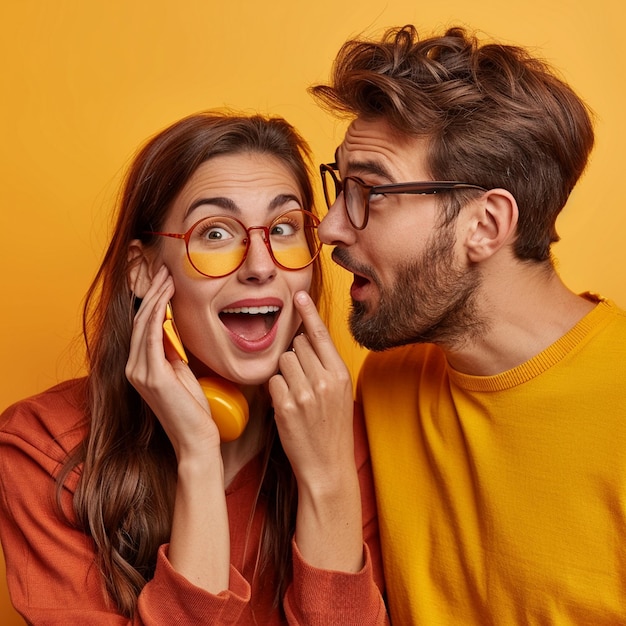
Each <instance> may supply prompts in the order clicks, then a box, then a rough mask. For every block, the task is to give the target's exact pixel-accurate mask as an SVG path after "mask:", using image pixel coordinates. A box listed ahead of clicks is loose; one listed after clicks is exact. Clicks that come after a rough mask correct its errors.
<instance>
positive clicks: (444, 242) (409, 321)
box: [333, 226, 484, 351]
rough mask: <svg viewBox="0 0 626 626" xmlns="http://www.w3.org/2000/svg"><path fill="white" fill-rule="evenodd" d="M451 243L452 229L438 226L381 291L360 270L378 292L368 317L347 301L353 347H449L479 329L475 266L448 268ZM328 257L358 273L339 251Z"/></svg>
mask: <svg viewBox="0 0 626 626" xmlns="http://www.w3.org/2000/svg"><path fill="white" fill-rule="evenodd" d="M454 243H455V242H454V233H453V230H452V228H450V227H445V226H444V227H442V228H441V229H440V230H439V231H437V232H436V233H435V234H434V235H433V237H431V239H430V241H429V243H428V245H427V246H426V247H425V252H423V253H422V255H421V256H420V257H419V258H418V259H417V260H415V261H412V262H409V263H406V264H404V265H402V266H399V267H398V269H397V271H396V280H395V282H394V284H393V285H391V286H390V287H388V286H383V284H382V282H381V281H380V279H379V278H378V276H377V275H376V273H375V272H374V270H373V268H371V267H366V266H363V267H362V268H360V269H361V271H362V273H363V274H364V275H365V276H367V278H369V279H370V280H372V281H373V282H374V283H375V284H376V286H377V287H378V290H379V294H380V300H379V302H378V306H377V308H376V310H375V311H374V312H370V311H369V308H370V307H368V305H367V304H366V303H365V302H360V301H353V302H352V310H351V312H350V319H349V323H350V330H351V332H352V335H353V336H354V338H355V339H356V341H357V342H358V343H360V344H361V345H362V346H364V347H366V348H368V349H370V350H374V351H381V350H387V349H388V348H394V347H397V346H403V345H406V344H410V343H436V344H439V345H444V346H446V347H448V348H453V347H458V346H459V345H460V344H462V343H463V342H465V341H467V340H468V339H469V338H470V337H473V336H475V335H476V334H477V333H479V332H480V331H481V330H482V329H483V328H484V321H483V320H482V319H481V318H480V317H479V316H478V314H477V311H476V303H475V300H476V295H477V291H478V286H479V284H480V276H479V274H478V271H477V267H476V266H470V267H469V268H467V269H465V270H460V269H457V268H455V267H454ZM333 256H334V257H335V258H337V259H338V260H341V261H342V265H346V266H347V267H348V268H353V269H355V270H356V271H359V268H357V266H356V264H354V263H353V262H352V261H351V259H350V257H349V256H348V255H347V253H346V250H345V249H339V248H336V249H335V251H334V252H333Z"/></svg>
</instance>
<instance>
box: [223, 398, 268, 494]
mask: <svg viewBox="0 0 626 626" xmlns="http://www.w3.org/2000/svg"><path fill="white" fill-rule="evenodd" d="M242 391H243V393H244V395H245V396H246V400H247V401H248V407H249V410H250V417H249V420H248V425H247V426H246V429H245V430H244V431H243V433H242V434H241V436H240V437H239V438H237V439H235V440H234V441H229V442H226V443H222V459H223V462H224V484H225V486H226V487H228V485H229V484H230V483H231V482H232V480H233V479H234V478H235V476H236V475H237V474H238V473H239V471H240V470H241V468H242V467H244V465H246V463H248V461H250V459H252V458H253V457H254V456H255V455H256V454H258V452H259V451H260V450H261V448H262V447H263V445H264V444H265V437H264V435H265V431H266V426H265V424H266V418H267V411H268V409H269V408H270V397H269V394H268V391H267V389H266V387H264V386H254V387H245V388H243V389H242Z"/></svg>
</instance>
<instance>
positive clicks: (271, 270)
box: [237, 228, 277, 282]
mask: <svg viewBox="0 0 626 626" xmlns="http://www.w3.org/2000/svg"><path fill="white" fill-rule="evenodd" d="M266 237H267V234H266V233H265V232H264V230H263V228H251V229H250V230H249V231H248V238H249V243H248V252H247V254H246V258H245V260H244V262H243V264H242V265H241V267H240V268H239V270H238V272H237V273H238V276H239V279H240V280H244V281H256V282H266V281H267V280H271V279H272V278H273V277H274V276H276V271H277V266H276V264H275V263H274V259H273V258H272V255H271V254H270V250H269V244H268V243H266Z"/></svg>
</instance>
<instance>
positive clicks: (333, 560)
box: [0, 114, 386, 625]
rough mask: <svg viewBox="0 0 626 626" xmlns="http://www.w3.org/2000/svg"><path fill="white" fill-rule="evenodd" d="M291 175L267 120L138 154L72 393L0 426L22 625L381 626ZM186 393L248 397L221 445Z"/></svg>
mask: <svg viewBox="0 0 626 626" xmlns="http://www.w3.org/2000/svg"><path fill="white" fill-rule="evenodd" d="M306 159H308V148H307V146H306V144H305V143H304V141H303V140H302V139H301V138H300V137H299V136H298V134H297V133H296V132H295V131H294V129H293V128H292V127H291V126H289V125H288V124H287V123H286V122H285V121H284V120H281V119H274V118H270V119H267V118H262V117H260V116H252V117H235V116H228V115H220V114H200V115H194V116H190V117H188V118H186V119H183V120H181V121H180V122H178V123H175V124H173V125H172V126H171V127H170V128H168V129H166V130H165V131H163V132H161V133H160V134H158V135H156V136H155V137H154V138H153V139H152V140H151V141H149V142H148V143H147V144H146V146H145V147H144V148H143V149H142V150H141V151H140V152H139V154H138V155H137V157H136V159H135V161H134V163H133V165H132V166H131V168H130V171H129V174H128V176H127V180H126V183H125V186H124V190H123V195H122V198H121V206H120V210H119V215H118V219H117V224H116V227H115V232H114V234H113V237H112V241H111V244H110V246H109V248H108V251H107V253H106V255H105V258H104V261H103V263H102V265H101V267H100V270H99V272H98V274H97V276H96V279H95V281H94V283H93V284H92V286H91V288H90V290H89V292H88V297H87V300H86V305H85V314H84V328H85V338H86V342H87V354H88V359H89V373H88V376H87V378H86V379H81V380H74V381H68V382H65V383H62V384H61V385H58V386H57V387H55V388H53V389H51V390H48V391H47V392H44V393H43V394H40V395H39V396H35V397H34V398H31V399H28V400H25V401H23V402H21V403H18V404H17V405H15V406H13V407H11V408H10V409H8V410H7V411H6V412H5V414H4V415H3V416H2V418H1V419H0V476H1V478H0V481H1V483H0V484H1V496H2V498H1V501H0V507H1V509H0V510H1V514H2V524H1V527H0V528H1V530H0V533H1V539H2V544H3V549H4V552H5V558H6V563H7V576H8V582H9V588H10V591H11V596H12V601H13V603H14V604H15V606H16V607H17V609H18V611H20V612H21V613H22V615H24V617H25V618H26V619H27V620H28V621H29V623H33V624H37V623H46V624H68V623H72V624H74V623H88V624H113V623H115V624H120V623H133V624H143V623H150V624H168V625H169V624H174V623H176V624H198V623H207V624H209V623H210V624H235V623H241V624H281V623H316V624H322V623H323V624H331V623H341V624H349V623H385V621H386V617H385V611H384V606H383V603H382V600H381V595H380V592H379V587H380V586H381V581H380V577H381V575H380V570H381V567H380V563H379V552H378V547H377V538H376V533H377V524H376V519H375V513H374V509H375V507H374V502H373V496H372V495H371V491H370V477H369V463H368V461H367V456H366V452H365V445H364V439H363V432H362V429H361V427H360V423H359V422H357V424H356V427H355V428H354V431H353V425H352V387H351V382H350V377H349V374H348V372H347V370H346V368H345V366H344V364H343V363H342V361H341V359H340V357H339V356H338V354H337V352H336V351H335V349H334V346H333V345H332V342H331V341H330V339H329V336H328V333H327V331H326V329H325V327H324V325H323V324H322V322H321V320H320V318H319V316H318V314H317V311H316V308H315V302H317V300H318V299H319V296H320V293H321V274H320V259H319V256H318V253H319V246H320V244H319V242H318V240H317V237H316V228H315V226H316V224H317V218H316V217H315V216H314V215H312V214H311V213H310V211H311V210H312V206H313V192H312V188H311V183H310V179H309V175H308V169H307V165H306V163H307V161H306ZM307 292H308V294H310V295H307ZM172 314H173V317H174V318H175V322H176V326H177V329H178V334H179V337H180V340H181V341H182V345H177V343H178V342H177V337H176V333H175V331H174V328H175V326H174V324H173V320H172ZM165 319H167V320H168V321H167V322H166V323H165V329H166V331H167V333H166V334H167V335H168V336H170V337H172V338H171V340H167V339H165V338H164V320H165ZM301 324H302V328H303V331H304V332H302V333H300V334H298V335H297V336H296V337H295V339H294V335H295V334H296V332H297V331H298V329H299V327H300V326H301ZM207 376H211V377H214V378H215V377H217V378H218V379H226V380H227V381H232V382H234V383H235V384H236V386H237V389H238V390H240V391H241V392H243V395H244V396H245V398H246V400H247V405H248V407H249V420H248V422H247V426H246V427H245V429H244V430H243V432H242V433H241V434H240V435H239V436H238V437H237V438H235V439H234V440H232V441H221V438H220V433H219V430H218V427H217V425H216V422H215V421H214V420H213V419H212V414H211V408H210V406H209V401H208V399H207V396H206V395H205V393H204V392H203V387H202V386H201V384H200V383H199V382H198V380H197V379H198V378H201V379H202V380H204V377H207ZM226 404H227V405H228V404H234V406H235V408H236V407H237V406H238V405H237V400H232V401H231V400H230V399H228V398H226ZM216 406H217V405H215V404H214V405H213V407H214V412H215V411H216V410H217V409H216ZM246 408H247V407H246ZM239 421H240V422H241V416H240V419H239ZM244 421H245V420H244ZM355 450H356V455H355ZM355 456H356V462H355ZM51 477H52V478H51ZM359 482H360V483H361V490H362V491H363V507H362V509H363V510H362V511H361V498H360V490H359ZM55 485H56V501H55ZM363 537H365V543H364V540H363ZM368 546H369V547H368ZM375 581H376V582H375Z"/></svg>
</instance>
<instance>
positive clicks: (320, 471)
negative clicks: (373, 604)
mask: <svg viewBox="0 0 626 626" xmlns="http://www.w3.org/2000/svg"><path fill="white" fill-rule="evenodd" d="M294 304H295V306H296V308H297V310H298V312H299V313H300V316H301V317H302V321H303V323H304V328H305V331H306V334H304V335H299V336H297V337H296V338H295V339H294V341H293V350H291V351H289V352H286V353H284V354H283V355H281V357H280V360H279V368H280V373H279V374H277V375H275V376H273V377H272V378H271V379H270V381H269V390H270V393H271V395H272V400H273V403H274V412H275V419H276V425H277V428H278V432H279V435H280V439H281V442H282V444H283V448H284V450H285V453H286V454H287V456H288V458H289V461H290V462H291V465H292V467H293V470H294V474H295V476H296V480H297V482H298V514H297V521H296V542H297V544H298V547H299V549H300V551H301V553H302V555H303V556H304V558H305V559H306V560H307V561H308V562H309V563H311V564H312V565H314V566H316V567H322V568H325V569H337V570H344V571H358V570H359V569H360V568H361V566H362V563H363V543H362V542H363V540H362V520H361V500H360V491H359V483H358V475H357V470H356V464H355V458H354V435H353V390H352V381H351V377H350V373H349V371H348V369H347V367H346V365H345V364H344V362H343V360H342V359H341V357H340V355H339V353H338V352H337V350H336V348H335V346H334V344H333V342H332V339H331V338H330V335H329V333H328V330H327V329H326V327H325V326H324V323H323V322H322V320H321V319H320V317H319V315H318V313H317V310H316V308H315V305H314V303H313V301H312V300H311V298H310V296H309V295H308V294H307V293H305V292H298V293H297V294H295V296H294Z"/></svg>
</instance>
